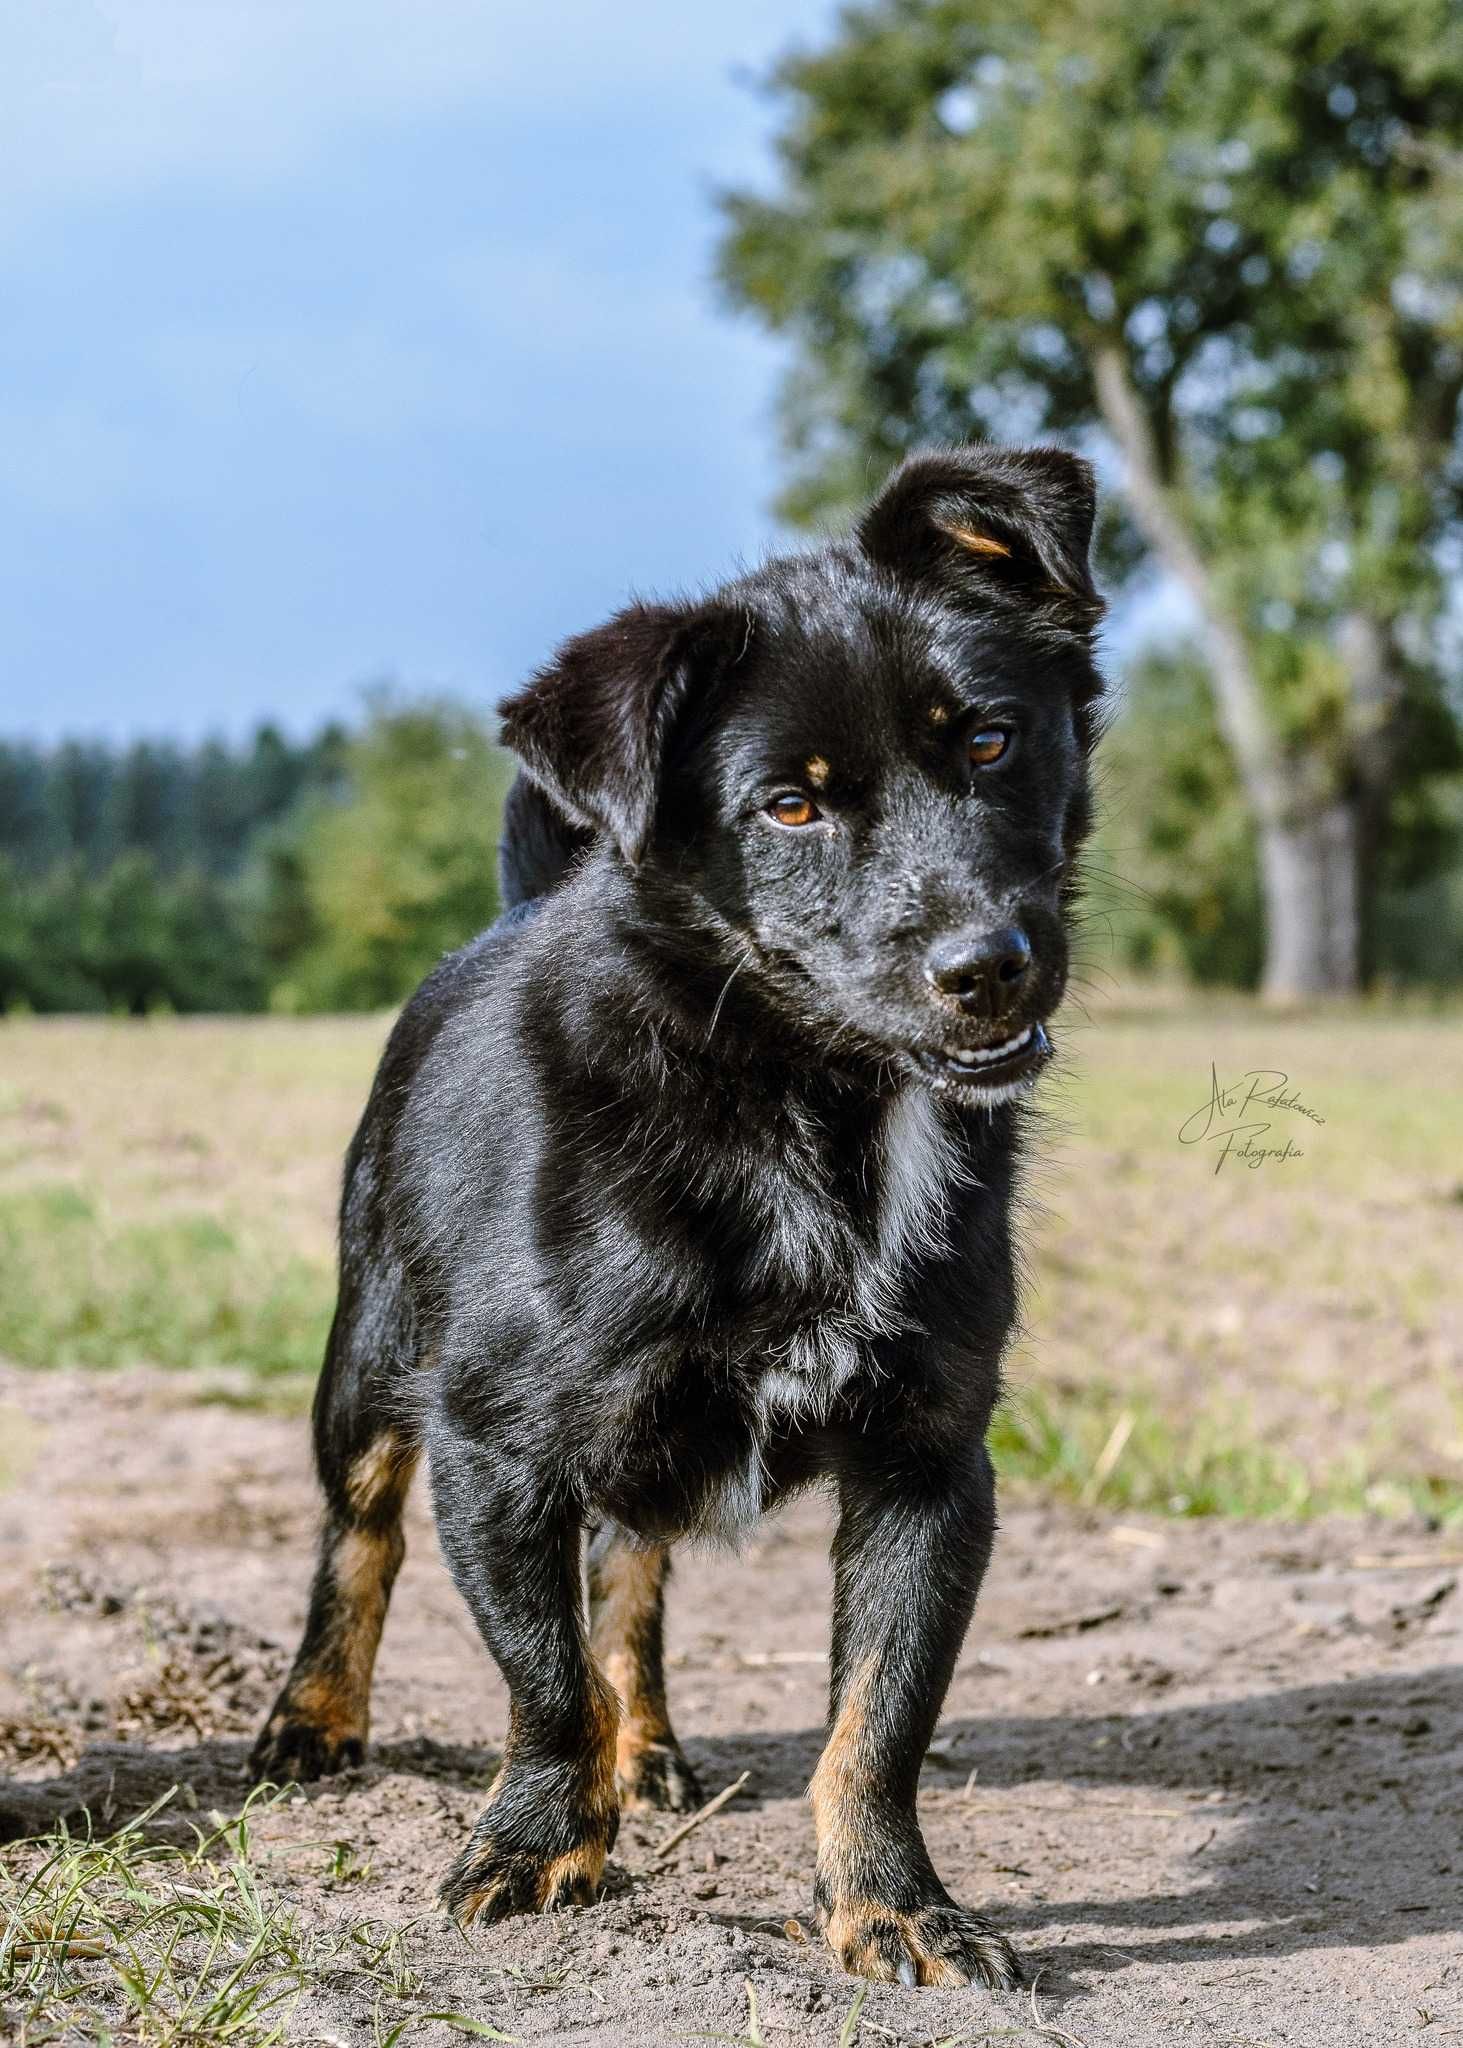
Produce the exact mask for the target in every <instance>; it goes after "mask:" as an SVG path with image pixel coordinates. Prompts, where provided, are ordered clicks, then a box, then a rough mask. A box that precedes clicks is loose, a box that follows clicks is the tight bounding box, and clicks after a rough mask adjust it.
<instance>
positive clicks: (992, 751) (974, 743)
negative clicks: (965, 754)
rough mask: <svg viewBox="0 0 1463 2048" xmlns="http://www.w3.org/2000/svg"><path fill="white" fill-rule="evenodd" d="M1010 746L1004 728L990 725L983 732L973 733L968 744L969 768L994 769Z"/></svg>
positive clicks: (1008, 736)
mask: <svg viewBox="0 0 1463 2048" xmlns="http://www.w3.org/2000/svg"><path fill="white" fill-rule="evenodd" d="M1010 744H1011V735H1010V733H1008V732H1007V731H1006V729H1005V727H1004V726H1000V725H991V726H987V727H986V729H985V731H984V732H978V733H975V734H974V735H973V736H972V738H971V742H970V765H971V767H972V768H991V767H994V765H995V764H996V762H997V761H999V760H1000V758H1001V756H1002V754H1004V753H1005V751H1006V749H1007V748H1008V747H1009V746H1010Z"/></svg>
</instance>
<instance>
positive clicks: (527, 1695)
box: [431, 1426, 619, 1925]
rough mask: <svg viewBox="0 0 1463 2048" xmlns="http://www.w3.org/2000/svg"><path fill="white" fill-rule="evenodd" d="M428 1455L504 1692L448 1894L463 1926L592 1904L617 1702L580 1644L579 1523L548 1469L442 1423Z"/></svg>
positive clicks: (455, 1559) (615, 1810) (457, 1572)
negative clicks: (500, 1726)
mask: <svg viewBox="0 0 1463 2048" xmlns="http://www.w3.org/2000/svg"><path fill="white" fill-rule="evenodd" d="M431 1461H432V1487H433V1492H434V1494H435V1497H436V1507H437V1526H438V1529H439V1531H440V1534H441V1539H442V1548H443V1551H444V1552H445V1554H446V1558H447V1562H448V1565H449V1567H450V1568H451V1571H452V1575H453V1577H454V1579H455V1580H456V1581H457V1585H458V1588H459V1590H460V1591H461V1593H462V1595H463V1598H464V1599H465V1600H466V1601H467V1604H468V1606H469V1607H470V1608H471V1609H472V1613H473V1618H474V1620H475V1621H476V1622H477V1625H478V1627H479V1629H480V1630H481V1631H482V1635H483V1640H484V1641H485V1642H486V1643H487V1645H488V1648H489V1649H490V1650H491V1651H492V1654H493V1656H494V1658H495V1659H496V1661H497V1664H498V1667H499V1669H500V1670H501V1671H502V1673H503V1676H504V1678H505V1679H506V1680H507V1682H508V1690H509V1695H510V1703H509V1715H508V1740H507V1743H506V1745H505V1747H504V1751H503V1761H502V1765H501V1767H500V1769H499V1771H498V1775H497V1777H496V1778H495V1779H494V1781H493V1786H492V1790H491V1791H490V1792H489V1794H488V1803H487V1806H486V1807H485V1808H484V1810H483V1813H482V1815H481V1817H480V1818H479V1820H478V1822H477V1825H476V1826H475V1827H474V1829H473V1831H472V1834H471V1836H470V1837H469V1839H468V1842H467V1846H466V1847H465V1848H464V1849H463V1851H462V1853H461V1854H460V1855H459V1856H458V1857H457V1859H456V1861H455V1862H454V1863H453V1865H452V1867H451V1869H450V1870H449V1871H448V1872H447V1875H446V1877H445V1878H444V1879H443V1882H442V1890H441V1898H442V1902H443V1904H444V1905H445V1906H446V1907H447V1909H448V1911H449V1912H450V1913H452V1915H453V1916H454V1918H455V1919H457V1920H458V1921H459V1922H460V1923H462V1924H464V1925H465V1924H466V1923H467V1922H468V1921H471V1920H475V1919H484V1920H498V1919H502V1918H503V1917H504V1915H506V1914H509V1913H538V1912H548V1911H551V1910H553V1909H554V1908H555V1907H558V1906H567V1905H587V1904H589V1903H590V1902H591V1901H592V1900H593V1899H594V1896H595V1894H596V1892H597V1890H598V1888H599V1881H600V1876H601V1874H602V1872H603V1870H604V1864H605V1858H606V1856H607V1855H608V1854H609V1851H610V1849H611V1847H612V1846H613V1843H614V1839H615V1832H616V1829H617V1828H618V1826H619V1806H618V1801H617V1796H616V1791H615V1731H616V1726H617V1723H618V1719H619V1705H618V1702H617V1700H616V1698H615V1692H614V1688H613V1687H612V1686H611V1685H610V1684H609V1683H608V1681H607V1680H606V1678H605V1677H604V1674H603V1673H602V1672H601V1671H600V1669H599V1667H598V1665H597V1664H596V1663H595V1661H594V1658H593V1656H592V1655H591V1653H590V1650H589V1647H588V1643H587V1641H586V1634H585V1621H584V1612H583V1600H582V1595H581V1571H580V1529H581V1524H580V1519H579V1517H578V1515H577V1514H576V1513H574V1512H573V1510H572V1508H571V1507H570V1505H569V1504H568V1503H567V1502H566V1501H564V1499H563V1498H562V1494H561V1491H560V1490H559V1488H558V1487H557V1486H556V1484H555V1480H554V1477H553V1476H552V1475H551V1474H550V1473H549V1472H548V1471H546V1470H545V1469H544V1468H542V1467H540V1466H537V1465H535V1464H533V1463H532V1462H530V1461H528V1460H522V1459H517V1458H514V1457H513V1456H511V1455H507V1454H505V1453H504V1452H502V1451H500V1450H498V1449H496V1448H495V1449H494V1450H492V1451H491V1452H489V1451H488V1450H486V1449H484V1448H483V1447H482V1446H481V1445H479V1444H477V1443H475V1442H472V1441H471V1440H470V1439H467V1438H465V1437H464V1436H463V1435H462V1434H460V1433H458V1432H456V1431H455V1430H453V1429H451V1428H449V1427H447V1426H439V1427H438V1428H437V1429H436V1430H434V1431H433V1433H432V1445H431Z"/></svg>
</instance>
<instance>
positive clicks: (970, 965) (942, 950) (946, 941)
mask: <svg viewBox="0 0 1463 2048" xmlns="http://www.w3.org/2000/svg"><path fill="white" fill-rule="evenodd" d="M1030 965H1031V941H1030V940H1029V939H1028V938H1027V936H1026V934H1025V932H1023V931H1021V930H1020V929H1019V928H1018V927H1017V926H1016V925H1013V924H1012V925H1004V926H1002V928H1001V929H1000V930H999V931H994V932H977V931H963V932H950V933H948V934H947V935H946V936H945V937H944V938H943V939H937V940H936V942H935V944H934V945H933V946H931V948H930V950H929V952H928V954H927V955H926V956H925V979H926V980H927V981H928V982H929V984H930V987H931V988H933V989H935V990H937V991H938V993H939V994H940V995H942V996H954V998H955V999H956V1001H957V1002H958V1003H959V1004H960V1006H961V1008H962V1009H965V1010H969V1011H970V1012H971V1013H972V1014H973V1015H975V1016H982V1017H990V1018H992V1019H994V1018H997V1017H999V1016H1000V1015H1001V1014H1002V1012H1003V1011H1005V1010H1007V1009H1009V1008H1010V1006H1011V1002H1012V1000H1013V998H1014V997H1015V994H1016V991H1017V989H1018V988H1019V987H1020V984H1021V979H1022V976H1023V975H1024V974H1025V972H1026V970H1027V968H1028V967H1029V966H1030Z"/></svg>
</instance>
